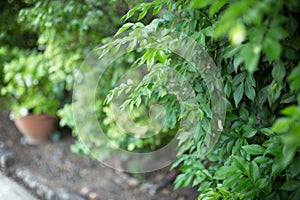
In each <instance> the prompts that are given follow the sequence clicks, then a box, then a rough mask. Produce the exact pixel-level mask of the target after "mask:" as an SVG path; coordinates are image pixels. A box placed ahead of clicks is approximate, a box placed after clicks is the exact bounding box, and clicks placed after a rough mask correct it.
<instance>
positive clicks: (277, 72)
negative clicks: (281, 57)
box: [272, 62, 286, 83]
mask: <svg viewBox="0 0 300 200" xmlns="http://www.w3.org/2000/svg"><path fill="white" fill-rule="evenodd" d="M285 74H286V70H285V67H284V65H283V63H282V62H276V63H275V65H274V67H273V70H272V77H273V78H274V80H275V81H276V82H277V83H281V82H282V80H283V78H284V77H285Z"/></svg>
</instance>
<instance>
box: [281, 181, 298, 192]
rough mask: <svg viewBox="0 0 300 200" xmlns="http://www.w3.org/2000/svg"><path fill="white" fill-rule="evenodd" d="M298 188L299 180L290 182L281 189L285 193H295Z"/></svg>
mask: <svg viewBox="0 0 300 200" xmlns="http://www.w3.org/2000/svg"><path fill="white" fill-rule="evenodd" d="M298 188H300V181H298V180H289V181H287V182H285V183H284V184H283V185H282V186H281V187H280V189H281V190H285V191H294V190H296V189H298Z"/></svg>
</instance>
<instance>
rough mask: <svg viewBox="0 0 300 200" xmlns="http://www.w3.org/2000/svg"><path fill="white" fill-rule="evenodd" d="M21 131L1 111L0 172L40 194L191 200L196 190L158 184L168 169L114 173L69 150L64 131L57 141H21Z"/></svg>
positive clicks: (123, 199) (68, 138)
mask: <svg viewBox="0 0 300 200" xmlns="http://www.w3.org/2000/svg"><path fill="white" fill-rule="evenodd" d="M20 138H21V134H20V133H19V132H18V130H16V128H15V126H14V124H13V122H12V121H10V120H9V118H8V112H3V111H2V112H0V156H1V168H2V171H4V172H6V173H7V174H8V175H10V176H11V177H13V178H14V179H16V180H18V181H19V182H21V183H23V184H24V185H25V186H26V187H27V188H30V189H31V190H32V191H33V193H35V194H36V196H37V197H38V198H39V199H68V198H69V199H76V198H77V199H90V200H94V199H99V200H102V199H103V200H109V199H110V200H135V199H137V200H156V199H157V200H174V199H179V200H190V199H191V200H192V199H196V192H195V190H194V189H191V188H188V189H184V190H183V189H182V190H177V191H172V185H171V184H167V185H166V186H164V187H163V188H161V189H159V190H158V191H156V190H155V189H156V186H157V183H158V182H159V181H161V180H162V179H163V178H164V177H165V176H167V175H168V173H169V172H168V169H163V170H160V171H158V172H152V173H148V174H139V175H136V176H135V177H133V176H132V175H130V174H126V173H120V172H116V171H114V170H112V169H110V168H108V167H105V166H104V165H102V164H101V163H99V162H96V161H94V160H91V159H90V158H89V157H87V156H82V157H79V156H77V155H75V154H74V153H72V152H71V151H70V145H71V144H72V143H73V142H74V138H72V137H71V136H70V134H68V135H67V136H65V137H64V138H63V139H62V140H60V141H58V142H47V143H45V144H44V145H40V146H28V145H23V144H21V142H20Z"/></svg>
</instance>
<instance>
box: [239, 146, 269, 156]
mask: <svg viewBox="0 0 300 200" xmlns="http://www.w3.org/2000/svg"><path fill="white" fill-rule="evenodd" d="M242 148H243V149H244V150H245V151H246V152H247V153H249V154H250V155H260V154H263V153H264V152H265V148H264V147H262V146H260V145H257V144H251V145H246V146H243V147H242Z"/></svg>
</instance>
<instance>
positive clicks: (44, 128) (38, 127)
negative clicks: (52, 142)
mask: <svg viewBox="0 0 300 200" xmlns="http://www.w3.org/2000/svg"><path fill="white" fill-rule="evenodd" d="M57 121H58V118H57V117H53V116H48V115H46V114H41V115H33V114H29V115H26V116H25V117H20V118H16V119H15V120H14V122H15V125H16V127H17V128H18V129H19V131H20V132H21V133H22V134H23V135H24V136H25V137H24V139H25V142H26V143H30V144H40V143H43V142H45V141H46V140H48V139H49V137H50V135H51V133H52V132H53V131H54V130H55V126H54V124H55V122H57Z"/></svg>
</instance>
